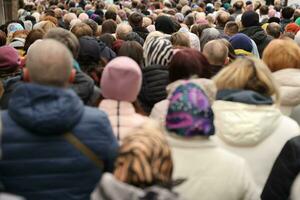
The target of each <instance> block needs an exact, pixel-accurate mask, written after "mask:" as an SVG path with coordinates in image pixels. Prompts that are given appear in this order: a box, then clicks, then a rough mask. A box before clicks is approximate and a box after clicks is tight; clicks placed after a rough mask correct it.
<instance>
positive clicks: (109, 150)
mask: <svg viewBox="0 0 300 200" xmlns="http://www.w3.org/2000/svg"><path fill="white" fill-rule="evenodd" d="M2 122H3V137H2V160H0V182H1V183H3V185H4V188H5V190H6V191H7V192H10V193H13V194H17V195H21V196H24V197H25V198H26V199H30V200H41V199H43V200H54V199H55V200H73V199H74V200H75V199H76V200H88V199H89V195H90V193H91V192H92V191H93V189H94V187H95V185H96V184H97V182H98V181H99V179H100V177H101V174H102V172H103V171H112V170H113V166H114V160H115V157H116V154H117V148H118V143H117V140H116V138H115V137H114V135H113V132H112V129H111V126H110V123H109V120H108V118H107V116H106V115H105V113H104V112H102V111H99V110H98V109H97V108H90V107H84V105H83V104H82V102H81V101H80V99H79V98H78V97H77V95H76V94H75V93H74V92H73V91H72V90H67V89H60V88H54V87H46V86H40V85H35V84H23V85H20V86H18V88H17V89H16V90H15V92H14V93H13V94H12V96H11V98H10V102H9V105H8V110H7V111H3V112H2ZM67 132H70V133H71V134H73V135H74V136H75V137H77V138H78V139H79V140H80V141H81V142H82V143H84V144H85V145H86V146H87V147H89V148H90V149H91V150H92V151H93V152H94V153H95V154H96V155H98V156H99V159H101V160H102V161H103V163H104V169H103V170H101V169H99V168H98V167H97V166H96V165H95V163H94V162H93V161H91V160H90V159H89V158H87V157H86V156H85V155H84V154H82V153H81V152H80V151H79V150H78V149H77V148H76V147H75V146H73V145H72V144H70V143H69V142H68V141H66V139H65V138H64V137H63V134H65V133H67Z"/></svg>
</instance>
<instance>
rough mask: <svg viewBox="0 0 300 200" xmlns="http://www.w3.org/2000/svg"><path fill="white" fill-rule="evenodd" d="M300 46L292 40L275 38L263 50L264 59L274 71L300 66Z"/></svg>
mask: <svg viewBox="0 0 300 200" xmlns="http://www.w3.org/2000/svg"><path fill="white" fill-rule="evenodd" d="M299 58H300V47H299V46H298V45H297V44H296V43H295V42H294V41H292V40H290V39H287V40H279V39H277V40H273V41H271V42H270V43H269V45H268V46H267V47H266V48H265V50H264V52H263V58H262V59H263V61H264V62H265V63H266V64H267V66H268V67H269V68H270V70H271V71H272V72H276V71H278V70H281V69H286V68H298V69H299V68H300V59H299Z"/></svg>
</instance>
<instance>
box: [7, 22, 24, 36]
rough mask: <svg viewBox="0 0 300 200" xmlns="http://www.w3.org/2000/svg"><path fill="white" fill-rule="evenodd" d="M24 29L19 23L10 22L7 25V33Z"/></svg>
mask: <svg viewBox="0 0 300 200" xmlns="http://www.w3.org/2000/svg"><path fill="white" fill-rule="evenodd" d="M22 30H24V28H23V26H22V25H21V24H19V23H10V24H9V25H8V26H7V34H10V33H14V32H16V31H22Z"/></svg>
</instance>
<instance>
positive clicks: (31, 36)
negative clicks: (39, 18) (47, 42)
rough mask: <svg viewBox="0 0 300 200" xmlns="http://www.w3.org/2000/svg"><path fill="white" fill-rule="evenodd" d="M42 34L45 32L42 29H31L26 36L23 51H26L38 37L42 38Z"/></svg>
mask: <svg viewBox="0 0 300 200" xmlns="http://www.w3.org/2000/svg"><path fill="white" fill-rule="evenodd" d="M44 35H45V32H44V31H43V30H42V29H36V30H31V31H30V32H29V34H28V35H27V37H26V40H25V44H24V51H25V52H27V50H28V48H29V47H30V45H32V44H33V43H34V42H35V41H36V40H38V39H43V37H44Z"/></svg>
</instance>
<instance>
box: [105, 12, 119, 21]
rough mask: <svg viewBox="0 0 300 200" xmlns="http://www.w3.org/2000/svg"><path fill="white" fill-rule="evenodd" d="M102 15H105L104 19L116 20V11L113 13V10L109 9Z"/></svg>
mask: <svg viewBox="0 0 300 200" xmlns="http://www.w3.org/2000/svg"><path fill="white" fill-rule="evenodd" d="M104 16H105V19H106V20H108V19H112V20H114V21H116V20H117V13H115V12H113V11H111V10H108V11H106V13H105V15H104Z"/></svg>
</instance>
